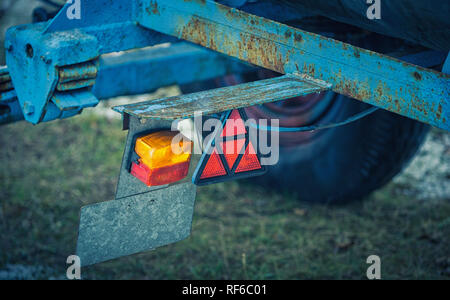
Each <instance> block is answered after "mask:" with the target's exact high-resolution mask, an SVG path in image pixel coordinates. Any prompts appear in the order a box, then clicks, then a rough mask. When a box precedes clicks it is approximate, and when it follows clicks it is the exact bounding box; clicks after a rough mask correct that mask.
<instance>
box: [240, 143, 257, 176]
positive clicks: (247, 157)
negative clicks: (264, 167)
mask: <svg viewBox="0 0 450 300" xmlns="http://www.w3.org/2000/svg"><path fill="white" fill-rule="evenodd" d="M259 169H261V164H260V163H259V160H258V156H257V155H256V151H255V149H254V148H253V145H252V143H251V142H250V143H249V144H248V146H247V149H245V154H244V155H243V156H242V158H241V161H240V162H239V165H238V167H237V168H236V171H235V173H240V172H247V171H253V170H259Z"/></svg>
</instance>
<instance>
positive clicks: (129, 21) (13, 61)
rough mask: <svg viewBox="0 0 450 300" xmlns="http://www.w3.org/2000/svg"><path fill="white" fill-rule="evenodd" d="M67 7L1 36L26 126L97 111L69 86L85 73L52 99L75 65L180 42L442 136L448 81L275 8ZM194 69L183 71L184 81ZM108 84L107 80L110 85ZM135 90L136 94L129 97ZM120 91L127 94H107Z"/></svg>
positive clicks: (209, 4) (170, 3)
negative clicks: (306, 80) (308, 83)
mask: <svg viewBox="0 0 450 300" xmlns="http://www.w3.org/2000/svg"><path fill="white" fill-rule="evenodd" d="M263 4H264V5H268V4H267V3H263ZM68 7H69V5H66V6H65V7H64V8H63V9H62V10H61V11H60V13H59V14H58V15H57V16H56V17H55V18H54V19H53V20H52V21H50V22H48V23H39V24H33V25H25V26H18V27H15V28H12V29H10V30H9V31H8V33H7V38H6V43H5V46H6V50H7V55H6V58H7V64H8V69H9V73H10V76H11V78H12V82H13V83H14V88H15V93H17V96H18V101H19V103H20V107H21V108H22V111H23V113H24V118H25V120H27V121H29V122H32V123H34V124H37V123H39V122H42V121H49V120H52V119H56V118H63V117H68V116H72V115H75V114H77V113H79V112H81V110H82V109H83V108H85V107H89V106H93V105H95V104H96V103H97V102H98V97H95V96H96V95H95V93H98V89H97V87H95V85H94V90H92V86H93V83H94V81H93V79H95V78H93V79H92V78H91V80H90V81H89V82H88V83H87V82H86V81H80V80H79V79H76V78H78V77H80V78H81V77H83V76H85V74H83V72H84V71H85V70H83V69H82V70H81V71H80V72H81V74H79V75H80V76H76V77H74V78H75V79H73V82H71V84H70V85H69V89H68V90H61V88H59V89H58V87H61V86H60V84H61V82H60V78H59V74H60V72H64V71H65V70H67V69H70V68H72V67H73V66H74V65H80V64H81V65H83V64H87V63H96V64H97V65H101V62H99V58H100V55H102V54H105V53H110V52H114V51H123V50H127V49H134V48H141V47H144V46H151V45H155V44H160V43H162V42H174V41H177V38H181V39H184V40H187V41H190V42H193V43H196V44H199V45H201V46H203V47H207V48H210V49H212V50H214V51H217V52H221V53H223V54H226V55H227V56H232V57H235V58H238V59H240V60H242V61H245V62H250V63H252V64H255V65H257V66H261V67H264V68H268V69H271V70H274V71H277V72H280V73H284V74H288V73H295V72H297V73H303V74H307V75H309V76H311V77H313V78H317V79H322V80H325V81H327V82H329V83H331V84H332V85H333V90H334V91H335V92H337V93H341V94H344V95H347V96H350V97H352V98H356V99H359V100H361V101H364V102H367V103H370V104H372V105H375V106H377V107H380V108H383V109H387V110H389V111H392V112H395V113H399V114H401V115H404V116H407V117H410V118H413V119H416V120H419V121H422V122H425V123H428V124H431V125H434V126H437V127H440V128H443V129H446V130H449V129H450V124H449V123H450V120H449V113H450V102H449V101H448V99H449V98H450V97H449V95H450V80H449V79H450V76H449V75H447V74H444V73H440V72H436V71H434V70H430V69H425V68H422V67H418V66H415V65H412V64H409V63H406V62H405V61H400V60H397V59H394V58H392V57H389V56H385V55H381V54H378V53H374V52H371V51H368V50H365V49H361V48H358V47H354V46H352V45H349V44H346V43H342V42H339V41H336V40H333V39H330V38H326V37H323V36H320V35H317V34H313V33H310V32H306V31H303V30H300V29H296V28H293V27H290V26H287V25H284V24H281V23H277V22H275V21H272V20H269V19H267V17H268V18H273V19H277V20H278V21H285V20H291V19H294V17H295V16H293V15H292V14H289V12H287V11H286V10H285V11H284V12H283V15H282V16H281V17H280V16H278V17H276V16H275V14H274V12H275V11H276V9H275V8H277V9H282V8H281V6H276V5H275V6H274V9H273V10H269V9H267V7H263V6H261V7H260V8H259V10H258V6H249V8H246V7H243V8H242V9H246V10H248V11H251V12H252V13H257V14H258V15H262V16H264V17H266V18H263V17H259V16H256V15H251V14H249V13H247V12H244V11H243V10H238V9H235V8H230V7H227V6H224V5H221V4H219V3H216V2H214V1H205V0H192V1H181V0H164V1H163V0H151V1H149V0H134V1H127V0H117V1H107V0H97V1H89V0H82V1H81V7H82V19H81V20H69V19H67V17H66V10H67V9H68ZM198 61H199V60H194V62H193V64H194V65H195V64H196V63H195V62H198ZM215 61H216V60H215ZM193 64H189V65H185V66H184V67H182V68H183V71H184V72H183V74H187V73H188V72H187V71H188V70H189V69H190V68H191V67H192V65H193ZM180 66H182V64H180ZM215 66H216V65H215V64H214V65H211V66H209V68H211V69H213V68H215ZM209 68H208V67H206V68H204V69H203V70H205V69H209ZM172 70H173V69H172ZM176 73H177V72H173V71H172V72H168V74H167V78H169V79H170V80H169V79H168V81H171V82H173V83H177V82H178V81H177V80H176V79H174V78H173V77H171V76H175V77H176ZM105 74H106V73H105ZM112 74H113V73H109V75H108V77H109V78H111V76H112V78H111V82H114V78H113V77H114V76H113V75H112ZM165 75H166V74H165ZM155 77H156V76H155ZM194 77H196V78H201V77H202V76H199V75H196V76H192V79H196V78H194ZM99 78H101V77H100V75H99V76H97V78H96V79H97V80H99ZM108 81H109V80H108V78H103V79H102V82H108ZM149 81H150V79H149V78H147V81H142V83H148V82H149ZM128 82H130V81H128ZM152 82H154V84H152V85H151V86H152V88H154V87H156V86H158V85H160V84H162V82H161V81H159V78H157V79H156V80H155V81H152ZM123 83H124V84H126V81H123ZM110 86H111V85H110ZM80 87H83V88H81V89H80ZM143 90H144V89H143V88H142V86H139V84H136V85H135V87H133V88H132V89H131V92H140V91H143ZM93 91H94V92H93ZM121 91H126V88H122V89H120V88H119V89H116V91H115V92H114V93H118V94H120V93H121ZM0 93H1V91H0ZM114 93H110V94H109V96H112V95H113V94H114ZM1 97H4V96H1ZM58 99H63V100H62V101H63V103H62V104H61V103H59V102H58V101H61V100H58ZM57 102H58V103H57ZM74 103H75V104H76V103H78V104H79V105H78V106H73V104H74Z"/></svg>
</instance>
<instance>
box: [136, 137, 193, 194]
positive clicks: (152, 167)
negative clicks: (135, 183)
mask: <svg viewBox="0 0 450 300" xmlns="http://www.w3.org/2000/svg"><path fill="white" fill-rule="evenodd" d="M178 134H181V133H179V132H173V131H158V132H154V133H151V134H149V135H146V136H142V137H139V138H138V139H136V145H135V148H134V151H135V153H136V155H137V156H138V159H137V160H135V161H133V162H132V163H131V171H130V172H131V175H133V176H134V177H136V178H138V179H139V180H140V181H142V182H143V183H145V184H146V185H147V186H158V185H165V184H169V183H174V182H177V181H179V180H182V179H183V178H185V177H186V176H187V174H188V172H189V164H190V160H191V152H192V141H190V140H188V139H187V138H185V137H184V138H183V139H179V138H176V139H175V136H176V135H178ZM174 141H175V142H174Z"/></svg>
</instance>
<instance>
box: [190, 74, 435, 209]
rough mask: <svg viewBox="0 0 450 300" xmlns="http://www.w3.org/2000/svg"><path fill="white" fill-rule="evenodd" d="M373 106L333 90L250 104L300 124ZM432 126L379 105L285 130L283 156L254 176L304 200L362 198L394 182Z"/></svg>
mask: <svg viewBox="0 0 450 300" xmlns="http://www.w3.org/2000/svg"><path fill="white" fill-rule="evenodd" d="M273 76H277V74H275V73H273V72H270V71H266V70H260V71H259V72H258V73H257V74H252V75H251V76H246V77H243V76H227V77H223V78H220V79H217V80H213V81H208V82H203V83H197V84H195V85H189V86H182V87H181V89H182V91H183V92H195V91H199V90H205V89H208V88H215V87H221V86H227V85H234V84H238V83H242V82H245V81H251V80H257V79H263V78H268V77H273ZM369 107H370V106H369V105H367V104H365V103H363V102H360V101H357V100H354V99H350V98H347V97H344V96H341V95H338V94H335V93H333V92H327V93H322V94H314V95H309V96H306V97H298V98H294V99H290V100H286V101H280V102H276V103H269V104H265V105H260V106H253V107H249V108H246V113H247V115H248V117H249V118H254V119H274V118H277V119H279V120H280V126H283V127H299V126H305V125H312V124H324V123H331V122H334V121H338V120H345V119H346V118H348V117H349V116H352V115H354V114H356V113H358V112H361V111H363V110H365V109H367V108H369ZM428 128H429V126H427V125H425V124H423V123H419V122H417V121H414V120H411V119H408V118H405V117H402V116H399V115H396V114H393V113H390V112H388V111H385V110H379V111H377V112H375V113H373V114H371V115H369V116H368V117H365V118H363V119H360V120H358V121H356V122H354V123H351V124H349V125H346V126H341V127H336V128H331V129H326V130H318V131H313V132H293V133H292V132H283V133H280V148H281V149H280V159H279V162H278V164H277V165H275V166H271V167H269V170H268V173H267V174H266V175H264V176H261V177H256V178H254V179H252V181H253V182H256V183H259V184H262V185H264V186H269V187H272V188H275V189H278V190H283V191H284V190H289V191H294V192H296V193H297V195H298V198H299V199H300V200H302V201H307V202H313V203H319V202H320V203H344V202H349V201H353V200H359V199H362V198H364V196H367V195H368V194H369V193H371V192H372V191H374V190H376V189H378V188H380V187H381V186H383V185H384V184H386V183H387V182H389V181H390V180H391V179H392V177H393V176H395V175H396V174H397V173H399V172H400V171H401V170H402V169H403V167H404V166H405V165H406V164H407V163H408V162H409V161H410V159H411V158H412V157H413V156H414V154H415V153H416V151H417V150H418V148H419V146H420V145H421V144H422V142H423V141H424V138H425V136H426V133H427V132H428Z"/></svg>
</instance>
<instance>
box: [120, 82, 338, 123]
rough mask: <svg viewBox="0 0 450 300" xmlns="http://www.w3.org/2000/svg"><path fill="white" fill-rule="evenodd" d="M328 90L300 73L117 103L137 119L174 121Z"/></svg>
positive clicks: (323, 83)
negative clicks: (189, 92) (166, 96)
mask: <svg viewBox="0 0 450 300" xmlns="http://www.w3.org/2000/svg"><path fill="white" fill-rule="evenodd" d="M329 89H331V84H328V83H326V82H324V81H321V80H316V79H312V78H309V77H307V76H305V75H300V74H298V75H297V74H289V75H284V76H281V77H276V78H271V79H266V80H260V81H255V82H250V83H245V84H239V85H235V86H229V87H224V88H219V89H213V90H208V91H203V92H199V93H193V94H187V95H182V96H176V97H169V98H163V99H158V100H152V101H146V102H141V103H137V104H128V105H123V106H116V107H114V110H116V111H118V112H120V113H127V114H130V115H132V116H136V117H138V118H150V119H162V120H176V119H184V118H190V117H194V115H195V114H196V113H197V114H198V113H202V114H203V115H211V114H214V113H218V112H223V111H227V110H232V109H237V108H242V107H248V106H252V105H258V104H264V103H267V102H275V101H279V100H285V99H289V98H294V97H298V96H304V95H308V94H312V93H318V92H323V91H326V90H329Z"/></svg>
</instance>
